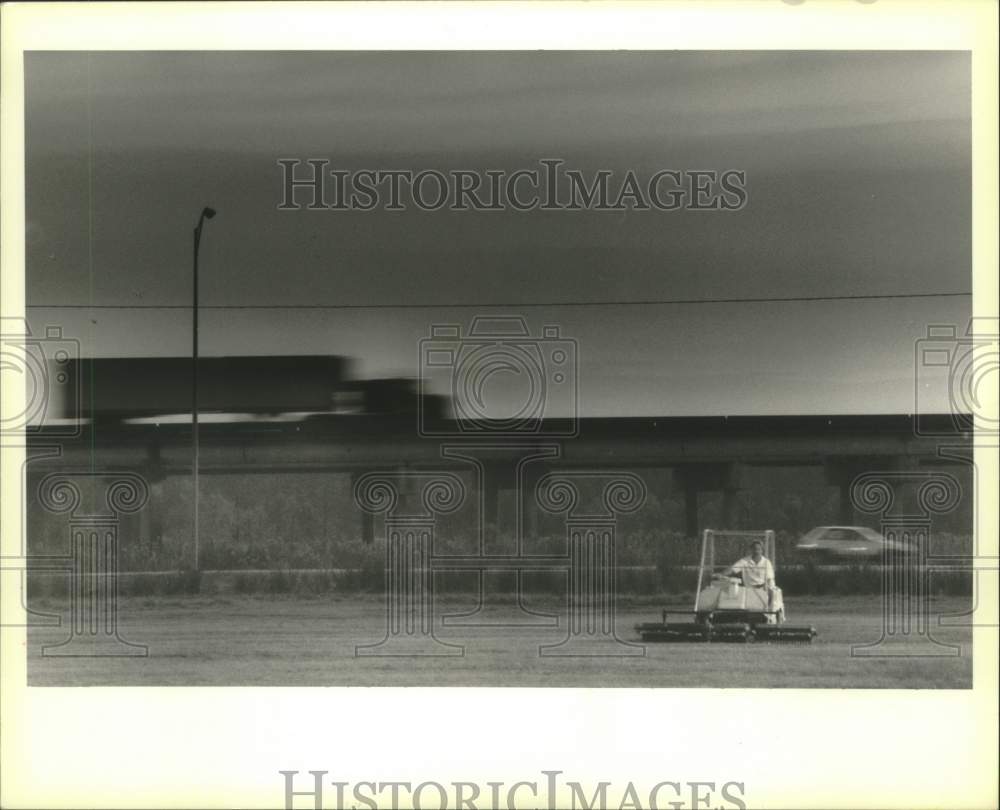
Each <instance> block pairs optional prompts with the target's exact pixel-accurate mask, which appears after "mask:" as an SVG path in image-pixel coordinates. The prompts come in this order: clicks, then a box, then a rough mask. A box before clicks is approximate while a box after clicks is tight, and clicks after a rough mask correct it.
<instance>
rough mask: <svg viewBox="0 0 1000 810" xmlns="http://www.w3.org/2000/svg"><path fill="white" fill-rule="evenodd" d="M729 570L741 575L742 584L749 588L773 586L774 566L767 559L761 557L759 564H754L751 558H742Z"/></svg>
mask: <svg viewBox="0 0 1000 810" xmlns="http://www.w3.org/2000/svg"><path fill="white" fill-rule="evenodd" d="M729 570H730V571H731V572H732V573H740V574H742V575H743V584H744V585H747V586H749V587H763V586H767V587H773V586H774V566H772V565H771V561H770V560H769V559H768V558H767V557H761V558H760V561H759V562H754V561H753V557H744V558H743V559H742V560H739V561H738V562H736V563H735V564H734V565H733V567H732V568H730V569H729Z"/></svg>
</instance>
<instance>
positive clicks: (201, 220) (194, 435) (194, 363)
mask: <svg viewBox="0 0 1000 810" xmlns="http://www.w3.org/2000/svg"><path fill="white" fill-rule="evenodd" d="M214 216H215V209H213V208H207V207H206V208H203V209H202V210H201V216H199V217H198V224H197V225H196V226H195V228H194V283H193V287H194V294H193V300H192V307H191V443H192V446H193V450H194V458H193V462H192V469H191V473H192V475H191V477H192V481H193V485H194V570H195V571H200V570H201V561H200V556H201V554H200V540H201V538H200V536H199V531H198V529H199V527H198V455H199V445H198V249H199V248H200V247H201V229H202V226H203V225H204V224H205V220H206V219H211V218H212V217H214Z"/></svg>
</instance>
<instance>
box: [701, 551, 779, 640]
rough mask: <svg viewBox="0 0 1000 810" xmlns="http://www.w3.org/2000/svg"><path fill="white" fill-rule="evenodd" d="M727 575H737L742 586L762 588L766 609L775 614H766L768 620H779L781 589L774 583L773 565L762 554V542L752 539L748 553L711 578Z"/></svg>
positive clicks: (723, 578) (721, 577) (727, 576)
mask: <svg viewBox="0 0 1000 810" xmlns="http://www.w3.org/2000/svg"><path fill="white" fill-rule="evenodd" d="M729 577H739V579H740V581H741V582H742V585H743V587H744V588H756V589H763V590H765V591H766V592H767V609H768V611H775V613H776V614H777V616H768V622H775V621H778V622H780V621H781V620H782V618H783V613H784V604H783V600H782V598H781V589H780V588H777V587H776V586H775V584H774V566H773V565H771V561H770V560H769V559H768V558H767V557H765V556H764V544H763V543H762V542H760V540H754V541H753V543H752V544H751V545H750V553H749V554H748V555H747V556H746V557H743V558H742V559H740V560H737V561H736V562H735V563H733V564H732V565H731V566H730V567H729V568H728V569H726V570H725V571H724V572H722V573H721V574H715V575H714V576H713V577H712V579H713V580H716V581H718V580H725V579H728V578H729Z"/></svg>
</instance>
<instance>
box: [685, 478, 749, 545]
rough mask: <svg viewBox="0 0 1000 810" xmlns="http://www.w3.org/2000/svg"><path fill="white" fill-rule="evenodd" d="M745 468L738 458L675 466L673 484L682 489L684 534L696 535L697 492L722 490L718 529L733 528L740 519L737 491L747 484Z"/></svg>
mask: <svg viewBox="0 0 1000 810" xmlns="http://www.w3.org/2000/svg"><path fill="white" fill-rule="evenodd" d="M746 479H747V468H746V465H745V464H741V463H739V462H729V463H722V464H684V465H681V466H679V467H675V468H674V482H675V486H677V487H679V488H681V489H682V490H683V491H684V534H685V536H686V537H699V536H700V534H701V527H700V526H699V524H698V493H700V492H720V491H721V492H722V510H721V515H720V516H719V519H720V520H721V521H722V524H723V525H721V526H719V528H720V529H735V528H737V527H738V526H739V523H740V522H741V520H740V518H741V516H740V498H739V494H740V491H741V490H743V489H745V488H746V485H747V484H746Z"/></svg>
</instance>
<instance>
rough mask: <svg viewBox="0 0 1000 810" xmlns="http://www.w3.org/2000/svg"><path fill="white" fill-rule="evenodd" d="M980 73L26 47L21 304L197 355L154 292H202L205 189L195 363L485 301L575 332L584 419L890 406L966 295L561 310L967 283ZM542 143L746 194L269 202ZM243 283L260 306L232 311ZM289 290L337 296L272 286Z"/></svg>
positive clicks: (104, 332)
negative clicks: (287, 192)
mask: <svg viewBox="0 0 1000 810" xmlns="http://www.w3.org/2000/svg"><path fill="white" fill-rule="evenodd" d="M969 96H970V77H969V59H968V56H967V54H964V53H947V52H939V53H900V52H886V53H820V52H813V53H765V52H760V53H720V54H712V53H625V52H610V53H541V52H532V53H519V54H505V53H345V52H341V53H282V54H270V53H253V54H250V53H148V54H145V53H100V54H86V53H58V54H55V53H37V54H30V55H28V57H27V60H26V115H27V121H26V142H27V183H28V190H27V206H28V207H27V214H28V226H27V234H26V237H27V272H28V279H27V281H28V284H27V289H28V303H29V305H31V306H32V308H31V309H30V310H29V314H30V316H31V319H32V324H33V326H34V327H35V328H36V329H40V328H42V327H43V326H44V325H46V324H53V323H58V324H61V325H63V327H64V330H65V331H66V332H67V333H68V334H71V335H72V336H74V337H77V338H79V339H80V340H81V341H82V344H83V351H84V353H85V354H90V355H97V356H121V355H140V356H142V355H161V354H167V355H187V354H188V353H189V352H190V311H189V310H185V309H183V308H180V309H177V308H175V309H158V308H156V307H185V306H187V305H188V304H189V302H190V294H191V228H192V226H193V225H194V222H195V220H196V219H197V215H198V212H199V211H200V210H201V208H202V206H204V205H212V206H213V207H215V208H216V209H218V211H219V215H218V217H217V218H216V219H214V220H213V221H212V222H211V223H209V225H208V226H207V227H206V231H205V238H204V241H203V245H202V253H201V256H202V264H201V267H202V278H201V300H202V303H203V304H204V305H205V306H206V307H207V308H206V310H205V311H204V312H203V313H202V316H201V320H202V336H201V351H202V353H203V354H205V355H223V354H288V353H301V354H320V353H329V354H346V355H350V356H351V357H353V358H355V368H356V372H357V373H358V374H359V375H361V376H382V375H388V374H392V375H404V376H416V374H417V373H418V359H417V358H418V351H417V341H418V340H419V339H420V338H421V337H423V336H426V335H427V334H428V332H429V328H430V325H431V324H433V323H439V322H458V323H467V322H468V320H469V319H470V318H471V317H472V316H473V315H475V314H477V313H479V312H484V313H489V312H494V311H495V310H492V309H490V305H497V304H503V305H504V308H503V311H504V312H511V313H515V314H524V315H526V316H527V318H528V320H529V323H530V325H531V327H532V329H533V330H535V331H538V330H540V329H541V327H542V325H544V324H558V325H560V326H561V329H562V332H563V333H564V334H565V335H567V336H569V337H572V338H574V339H576V340H577V341H578V346H579V349H578V352H579V358H580V379H581V402H580V406H581V410H582V412H583V413H584V414H589V415H622V414H628V415H634V414H656V415H667V414H700V413H705V414H726V413H729V414H733V413H848V412H873V411H874V412H883V411H884V412H908V411H909V410H911V408H912V402H913V387H914V372H913V365H914V341H915V340H916V339H917V338H919V337H920V336H921V335H922V334H923V333H924V332H925V331H926V327H927V325H928V324H931V323H958V324H961V325H963V326H964V323H965V320H966V319H967V317H968V315H969V313H970V302H971V299H970V298H963V297H958V298H955V297H951V298H947V297H941V298H923V299H898V300H874V301H837V302H830V301H826V302H797V303H787V302H786V303H753V304H731V303H727V304H701V305H692V304H685V305H679V304H657V305H642V306H635V305H629V306H624V305H616V306H606V307H580V306H560V303H561V302H563V303H565V302H574V303H579V302H602V301H663V300H677V299H684V300H690V299H699V300H702V299H712V298H726V299H732V298H754V299H760V298H786V297H797V296H803V297H816V296H859V295H902V294H928V293H942V292H968V291H969V290H970V289H971V265H970V238H971V235H970V206H971V202H970V112H969ZM551 157H556V158H562V159H563V160H565V161H566V163H567V165H569V166H572V167H575V168H581V169H584V170H591V171H593V170H596V169H600V168H603V169H609V170H611V171H613V172H615V173H616V174H619V175H620V174H623V173H624V172H625V171H627V170H629V169H632V170H634V171H636V172H639V173H642V174H644V175H646V176H648V175H651V174H652V173H653V172H655V171H657V170H659V169H676V170H685V169H688V170H690V169H715V170H718V171H720V172H721V171H724V170H726V169H739V170H742V171H745V172H746V186H747V190H748V196H749V199H748V203H747V205H746V207H745V208H744V209H743V210H741V211H738V212H711V213H706V212H679V211H673V212H663V211H656V210H652V211H628V212H614V213H608V212H581V211H577V212H566V211H554V212H549V211H533V212H529V213H521V212H485V213H474V212H459V213H456V212H447V211H438V212H423V211H418V210H412V209H410V210H406V211H402V212H384V211H382V212H373V213H361V212H343V211H337V212H332V211H305V210H303V211H294V212H289V211H278V210H277V205H278V203H279V202H280V200H281V172H280V170H279V167H278V165H277V163H276V161H277V160H278V159H279V158H298V159H300V160H305V159H308V158H325V159H327V160H329V161H330V162H331V165H332V166H334V167H338V168H345V169H359V168H383V169H400V168H407V169H412V170H414V171H420V170H422V169H438V170H441V171H447V170H449V169H469V170H477V171H481V172H482V171H485V170H487V169H508V170H513V169H517V168H529V169H530V168H534V167H536V166H537V161H538V160H539V159H541V158H551ZM391 304H407V305H413V304H427V305H428V306H427V307H426V308H422V309H412V308H410V309H398V308H392V307H389V306H387V305H391ZM66 305H72V306H76V307H80V306H84V307H86V309H65V308H58V309H57V308H53V307H55V306H60V307H64V306H66ZM107 305H113V306H115V307H118V308H115V309H103V308H99V307H100V306H107ZM247 305H253V306H261V305H266V306H274V307H278V308H272V309H260V308H255V309H222V308H221V307H230V306H247ZM296 305H299V306H301V305H309V306H316V305H329V306H330V307H331V308H329V309H309V310H302V309H293V308H280V307H294V306H296ZM345 305H351V306H359V305H360V306H364V307H369V308H362V309H343V308H339V309H338V308H333V307H343V306H345ZM448 305H451V307H449V306H448ZM516 305H524V308H523V309H519V308H518V307H517V306H516ZM541 305H544V306H541ZM121 307H126V308H121ZM941 404H942V407H944V405H945V402H944V400H942V401H941Z"/></svg>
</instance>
